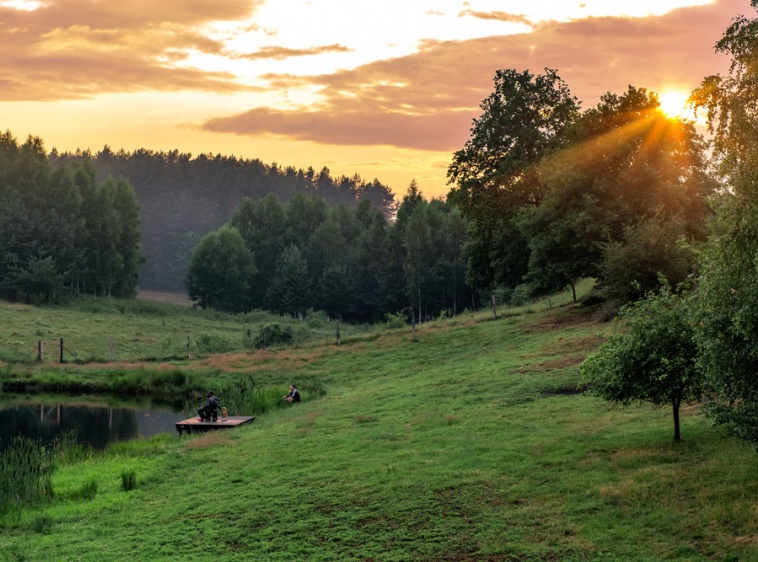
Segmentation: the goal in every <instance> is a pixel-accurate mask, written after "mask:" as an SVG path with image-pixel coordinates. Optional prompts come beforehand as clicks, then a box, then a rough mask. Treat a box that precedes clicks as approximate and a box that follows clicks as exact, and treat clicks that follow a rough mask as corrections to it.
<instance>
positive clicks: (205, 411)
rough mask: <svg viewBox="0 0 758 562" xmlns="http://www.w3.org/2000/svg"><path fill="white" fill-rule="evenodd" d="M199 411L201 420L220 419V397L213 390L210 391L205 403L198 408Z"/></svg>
mask: <svg viewBox="0 0 758 562" xmlns="http://www.w3.org/2000/svg"><path fill="white" fill-rule="evenodd" d="M197 413H198V415H199V416H200V421H211V420H214V421H215V420H217V419H218V398H217V397H216V395H215V394H214V393H213V391H212V390H211V391H209V392H208V396H207V397H206V399H205V404H203V405H202V406H200V407H199V408H198V409H197Z"/></svg>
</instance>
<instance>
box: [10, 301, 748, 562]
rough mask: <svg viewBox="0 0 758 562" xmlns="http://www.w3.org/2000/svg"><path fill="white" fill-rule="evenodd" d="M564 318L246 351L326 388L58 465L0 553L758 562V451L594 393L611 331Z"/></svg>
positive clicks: (696, 424) (261, 368)
mask: <svg viewBox="0 0 758 562" xmlns="http://www.w3.org/2000/svg"><path fill="white" fill-rule="evenodd" d="M550 305H551V306H552V308H549V306H544V303H537V304H534V305H532V306H530V307H525V308H523V309H521V310H519V311H506V310H503V311H502V314H501V315H500V319H499V320H497V321H494V322H493V321H489V320H488V318H489V316H488V314H485V313H482V314H475V315H471V316H470V317H468V318H466V317H460V318H457V319H453V320H450V321H447V322H437V323H433V324H428V325H425V326H422V327H420V328H419V330H418V331H417V332H416V333H411V332H410V331H409V330H388V331H384V332H382V333H378V334H375V335H374V336H372V337H371V338H365V339H356V340H354V341H350V342H348V343H347V344H345V345H342V346H340V347H336V346H328V347H324V348H323V349H317V348H313V347H303V348H297V349H291V350H288V351H286V352H280V353H278V354H270V353H268V352H266V353H263V352H261V353H260V354H258V353H254V354H251V355H250V356H249V357H247V360H248V361H249V365H248V367H249V371H248V373H249V374H251V376H253V378H255V380H256V383H257V382H258V380H264V381H266V383H267V384H270V385H272V386H275V385H281V386H282V394H283V393H284V390H286V385H287V384H288V383H289V382H290V381H293V382H295V383H296V384H298V385H300V386H302V387H306V388H307V387H308V386H309V385H310V388H313V389H324V390H325V391H326V392H325V394H322V393H321V392H315V391H313V392H308V393H304V401H303V402H302V403H300V404H297V405H287V406H286V407H278V408H274V409H270V410H269V411H268V412H267V413H266V414H264V415H262V416H259V417H258V418H257V419H256V421H255V422H254V423H253V424H250V425H247V426H243V427H241V428H238V429H235V430H230V431H224V432H211V433H206V434H203V435H199V436H190V437H187V436H184V437H181V438H180V437H177V436H172V435H164V436H160V437H156V438H153V439H149V440H137V441H133V442H129V443H119V444H116V445H114V446H112V447H111V448H109V449H108V450H107V451H106V452H104V453H95V454H92V455H91V456H89V457H87V458H84V459H72V460H71V462H68V463H62V464H61V465H60V466H59V467H58V469H57V471H56V472H55V473H54V475H53V487H54V489H55V492H56V496H55V499H54V501H53V502H52V503H50V504H44V505H37V506H34V507H31V508H28V509H26V510H24V511H23V513H22V514H21V516H20V517H19V518H16V519H13V520H5V521H3V522H2V523H1V524H0V526H2V528H0V559H7V560H22V559H23V560H56V561H66V560H72V561H73V560H84V561H87V560H93V561H94V560H109V559H122V558H125V557H126V558H127V559H133V560H183V561H194V560H198V561H200V560H207V559H209V558H213V559H217V560H261V561H276V560H310V561H318V560H356V561H358V560H360V561H363V560H376V561H380V560H381V561H392V560H398V561H407V560H450V561H453V560H454V561H462V560H471V561H474V560H486V561H496V560H497V561H500V560H502V561H511V560H568V561H585V560H620V561H658V560H687V561H690V560H695V561H697V560H756V559H758V538H756V537H758V512H756V510H755V505H756V499H758V478H756V474H757V472H758V457H757V456H756V452H755V451H754V450H753V449H749V448H746V447H743V446H742V445H741V444H740V443H738V442H736V441H734V440H733V439H730V438H728V437H726V436H725V435H724V434H723V433H722V432H720V431H719V430H717V429H714V428H712V427H711V426H710V425H709V424H708V423H707V421H706V420H705V419H704V418H703V417H702V416H701V415H700V414H699V412H698V408H697V407H696V406H693V407H689V408H686V409H685V410H684V411H683V412H682V438H683V441H682V443H678V444H677V443H674V442H673V439H672V437H673V424H672V421H671V414H670V412H669V411H668V410H666V409H654V408H651V407H647V406H638V407H631V408H627V409H621V408H617V407H610V406H609V405H607V404H606V403H605V402H603V401H601V400H599V399H597V398H592V397H588V396H585V395H583V394H582V393H580V392H578V391H577V385H578V384H579V376H578V365H579V363H580V362H581V361H582V360H583V359H584V357H586V355H587V354H588V353H589V352H591V351H592V350H594V349H596V348H597V346H598V345H599V344H600V342H601V341H602V340H603V338H604V337H605V335H606V334H607V333H609V331H611V330H614V329H615V328H616V327H615V324H614V323H609V324H598V323H597V322H595V321H594V320H593V319H592V318H593V317H592V314H590V311H588V310H586V309H583V308H582V307H576V306H573V305H571V304H560V305H559V304H558V303H556V301H555V299H552V302H551V303H550ZM125 473H131V474H135V475H136V479H137V481H138V485H137V486H136V488H134V489H132V490H130V491H129V492H125V491H124V490H123V487H122V475H123V474H125ZM87 490H89V491H90V492H91V493H89V494H86V493H84V492H85V491H87ZM93 490H94V491H95V493H92V491H93Z"/></svg>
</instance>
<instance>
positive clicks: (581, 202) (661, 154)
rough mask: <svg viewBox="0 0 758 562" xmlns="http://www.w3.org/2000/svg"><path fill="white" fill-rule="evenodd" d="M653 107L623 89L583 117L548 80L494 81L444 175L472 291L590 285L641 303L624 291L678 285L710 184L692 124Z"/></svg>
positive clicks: (699, 231) (643, 94)
mask: <svg viewBox="0 0 758 562" xmlns="http://www.w3.org/2000/svg"><path fill="white" fill-rule="evenodd" d="M658 105H659V102H658V97H657V95H656V94H655V93H653V92H648V91H647V90H645V89H644V88H635V87H633V86H629V88H628V89H627V91H626V92H624V93H623V94H621V95H617V94H613V93H610V92H609V93H607V94H605V95H603V96H602V98H601V101H600V103H599V104H598V105H597V106H596V107H594V108H590V109H589V110H586V111H583V112H580V111H579V106H578V101H577V100H576V99H575V98H572V97H571V96H570V94H569V91H568V87H567V86H566V85H565V84H564V83H563V82H562V81H560V79H559V78H558V77H557V74H556V73H555V71H549V72H548V73H547V75H546V76H541V77H539V76H538V77H536V78H535V77H533V76H531V75H530V74H529V73H528V72H524V73H516V72H515V71H513V70H508V71H500V72H499V73H498V75H497V76H496V84H495V92H493V93H492V94H491V95H490V96H489V97H488V98H487V99H486V100H485V102H483V104H482V109H483V110H484V113H483V114H482V116H481V117H480V118H479V119H476V120H474V127H473V128H472V137H471V138H470V139H469V141H467V143H466V146H465V147H464V148H463V149H462V150H461V151H459V152H457V153H456V154H455V157H454V161H453V164H452V165H451V166H450V169H449V171H448V175H449V177H450V179H451V181H453V182H456V184H457V186H456V187H455V188H454V189H453V190H451V192H450V194H449V196H448V199H449V200H450V201H452V202H454V203H455V204H456V205H458V206H459V207H460V208H461V210H462V211H463V213H464V216H466V218H467V219H469V220H470V222H471V224H470V230H469V236H470V239H469V241H468V242H467V243H466V245H465V246H464V253H465V255H466V257H467V259H468V282H469V283H471V284H472V285H473V286H475V287H477V288H478V289H480V290H492V289H494V288H496V287H498V286H504V287H505V288H506V289H507V290H509V291H512V290H513V289H514V288H515V287H517V286H519V285H522V284H526V285H527V286H528V288H529V294H530V296H539V295H544V294H549V293H552V292H554V291H558V290H561V289H562V288H564V287H566V286H572V287H573V286H574V284H575V283H576V281H577V280H578V279H581V278H585V277H595V278H598V280H599V282H600V284H601V285H602V286H603V287H604V290H605V291H606V294H607V295H608V296H609V297H611V298H615V299H630V298H635V297H637V298H638V297H639V296H641V293H635V291H634V290H632V289H631V287H632V282H636V284H637V285H638V286H640V287H641V291H642V292H643V293H644V291H646V290H655V289H656V288H657V287H658V277H659V274H660V273H663V275H664V277H665V278H667V279H668V281H669V282H670V283H672V284H676V283H679V282H681V281H682V280H683V279H684V278H685V277H686V275H687V274H688V273H689V272H691V271H692V269H693V268H694V255H695V254H694V252H692V251H690V249H689V247H691V246H695V245H696V244H698V243H701V242H702V241H703V240H704V238H705V221H706V217H707V216H709V209H708V207H707V205H706V200H707V198H708V196H709V195H710V194H711V193H712V192H713V190H714V188H715V182H714V181H713V179H712V178H711V177H710V176H709V173H708V166H707V162H706V158H705V145H704V143H703V141H702V138H701V137H700V136H699V135H698V134H697V132H696V131H695V128H694V126H693V125H692V123H690V122H687V121H682V120H675V119H669V118H667V117H666V116H665V115H664V114H663V113H662V112H660V111H658V109H657V108H658ZM540 119H549V124H548V123H542V122H540ZM531 128H534V129H535V130H531ZM624 266H626V267H624Z"/></svg>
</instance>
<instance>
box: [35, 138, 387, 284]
mask: <svg viewBox="0 0 758 562" xmlns="http://www.w3.org/2000/svg"><path fill="white" fill-rule="evenodd" d="M49 159H50V162H51V163H52V164H53V165H54V166H57V165H62V164H77V163H87V164H89V165H91V166H92V168H94V170H95V171H96V173H97V178H98V180H99V181H105V180H106V179H107V178H108V177H121V178H125V179H126V180H127V181H128V182H129V183H130V184H131V185H132V186H133V187H134V191H135V193H136V194H137V199H138V201H139V203H140V205H141V207H142V212H141V220H142V246H143V248H144V252H145V258H146V260H145V263H144V264H143V267H142V270H141V278H140V287H142V288H145V289H155V290H164V291H173V292H183V291H184V290H185V286H184V281H185V278H186V275H187V271H188V268H189V261H190V257H191V255H192V251H193V250H194V248H195V246H196V245H197V243H198V241H199V240H200V238H201V237H202V236H203V235H205V234H207V233H208V232H211V231H213V230H215V229H217V228H219V227H220V226H221V225H223V224H224V223H226V222H227V221H228V220H229V217H231V216H232V214H233V213H234V211H235V209H236V208H237V206H238V205H239V203H240V201H241V200H242V199H244V198H245V197H249V198H251V199H254V200H258V199H261V198H262V197H264V196H266V195H267V194H269V193H274V194H276V195H277V197H279V199H281V200H282V201H287V200H289V199H290V198H292V197H293V196H294V195H296V194H298V193H299V194H302V195H306V196H311V195H313V196H318V197H321V198H323V199H324V200H325V201H326V202H327V203H328V204H329V205H330V206H335V205H338V204H340V203H341V204H344V205H346V206H347V207H348V208H351V209H354V208H355V207H356V206H357V204H358V201H360V200H361V199H368V200H369V201H371V203H372V204H373V205H374V206H375V207H376V208H378V209H382V211H383V212H384V213H385V214H386V216H388V217H389V216H391V214H392V213H393V212H394V206H395V199H394V196H393V194H392V192H391V191H390V189H389V188H388V187H387V186H385V185H384V184H382V183H381V182H380V181H379V180H378V179H373V180H371V181H367V180H364V179H363V178H361V177H360V176H359V175H358V174H354V175H353V176H350V177H347V176H340V177H333V176H332V175H331V173H330V171H329V169H328V168H326V167H324V168H322V169H321V170H320V171H316V170H314V169H313V168H312V167H309V168H307V169H305V170H303V169H296V168H294V167H292V166H280V165H279V164H276V163H273V164H265V163H264V162H262V161H261V160H259V159H245V158H237V157H235V156H222V155H220V154H215V155H214V154H198V155H196V156H193V155H192V154H189V153H183V152H179V151H178V150H170V151H152V150H147V149H144V148H143V149H138V150H134V151H125V150H123V149H122V150H118V151H114V150H112V149H111V148H110V147H109V146H105V147H103V149H102V150H100V151H97V152H92V151H90V150H77V151H74V152H58V151H57V150H55V149H53V150H52V151H51V152H50V155H49Z"/></svg>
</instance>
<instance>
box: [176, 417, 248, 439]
mask: <svg viewBox="0 0 758 562" xmlns="http://www.w3.org/2000/svg"><path fill="white" fill-rule="evenodd" d="M254 419H255V416H226V417H225V418H222V417H221V416H219V418H218V420H217V421H200V418H198V417H197V416H195V417H193V418H188V419H186V420H182V421H180V422H176V424H175V425H176V430H177V431H178V432H179V435H181V434H182V432H184V431H186V432H187V433H194V432H198V431H208V430H210V429H228V428H230V427H237V426H240V425H244V424H246V423H248V422H251V421H253V420H254Z"/></svg>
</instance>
